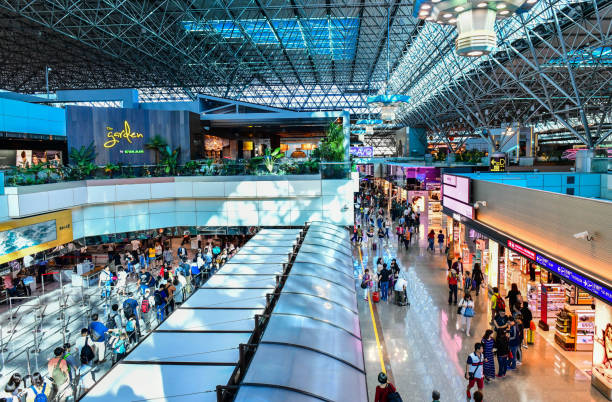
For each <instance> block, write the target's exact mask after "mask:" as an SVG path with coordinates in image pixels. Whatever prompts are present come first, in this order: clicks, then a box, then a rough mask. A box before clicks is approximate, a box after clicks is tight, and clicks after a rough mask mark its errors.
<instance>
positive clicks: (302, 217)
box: [291, 209, 323, 226]
mask: <svg viewBox="0 0 612 402" xmlns="http://www.w3.org/2000/svg"><path fill="white" fill-rule="evenodd" d="M320 220H323V214H322V213H321V211H320V210H319V211H306V210H297V209H294V210H292V211H291V224H292V225H293V226H301V225H303V224H304V223H306V221H320Z"/></svg>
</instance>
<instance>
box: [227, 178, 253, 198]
mask: <svg viewBox="0 0 612 402" xmlns="http://www.w3.org/2000/svg"><path fill="white" fill-rule="evenodd" d="M225 196H226V197H228V198H246V197H257V183H256V182H254V181H228V182H225Z"/></svg>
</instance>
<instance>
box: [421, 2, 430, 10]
mask: <svg viewBox="0 0 612 402" xmlns="http://www.w3.org/2000/svg"><path fill="white" fill-rule="evenodd" d="M430 8H431V4H427V3H425V4H423V5H422V6H421V10H429V9H430Z"/></svg>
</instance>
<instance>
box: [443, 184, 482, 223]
mask: <svg viewBox="0 0 612 402" xmlns="http://www.w3.org/2000/svg"><path fill="white" fill-rule="evenodd" d="M470 186H471V182H470V179H469V178H467V177H462V176H455V175H449V174H444V175H442V205H443V206H445V207H446V208H448V209H450V210H452V211H454V212H457V213H459V214H461V215H463V216H465V217H468V218H470V219H474V215H475V214H474V207H473V206H472V204H471V194H470Z"/></svg>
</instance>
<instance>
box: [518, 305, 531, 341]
mask: <svg viewBox="0 0 612 402" xmlns="http://www.w3.org/2000/svg"><path fill="white" fill-rule="evenodd" d="M521 317H522V320H523V328H524V330H525V337H524V338H525V340H526V341H525V342H524V344H523V347H524V348H525V349H527V348H528V346H527V344H528V343H529V342H530V340H533V333H532V330H531V321H532V320H533V315H532V314H531V310H529V303H528V302H523V308H522V309H521ZM532 343H533V342H532Z"/></svg>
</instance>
